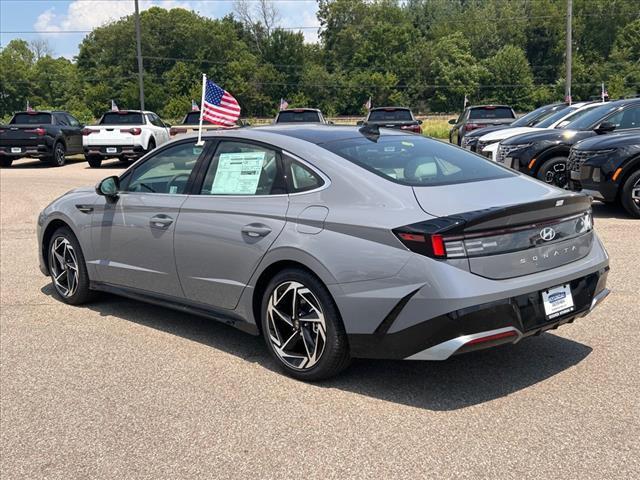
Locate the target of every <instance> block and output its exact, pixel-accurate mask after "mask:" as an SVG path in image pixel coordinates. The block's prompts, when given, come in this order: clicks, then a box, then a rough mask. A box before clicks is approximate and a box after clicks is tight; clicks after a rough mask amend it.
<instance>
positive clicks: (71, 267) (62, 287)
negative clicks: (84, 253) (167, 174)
mask: <svg viewBox="0 0 640 480" xmlns="http://www.w3.org/2000/svg"><path fill="white" fill-rule="evenodd" d="M49 266H50V269H51V277H52V278H53V283H54V285H55V287H56V290H58V293H60V295H62V296H63V297H65V298H66V297H71V296H72V295H73V294H74V293H76V290H77V289H78V280H79V276H78V258H77V256H76V252H75V251H74V249H73V245H71V242H69V240H67V239H66V238H65V237H58V238H56V239H55V241H54V242H53V244H52V245H51V252H50V254H49Z"/></svg>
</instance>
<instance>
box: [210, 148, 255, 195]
mask: <svg viewBox="0 0 640 480" xmlns="http://www.w3.org/2000/svg"><path fill="white" fill-rule="evenodd" d="M265 155H266V152H240V153H222V154H220V159H219V160H218V169H217V170H216V176H215V178H214V180H213V185H212V186H211V194H213V195H216V194H217V195H225V194H226V195H255V193H256V191H257V190H258V182H259V181H260V174H261V173H262V166H263V165H264V157H265Z"/></svg>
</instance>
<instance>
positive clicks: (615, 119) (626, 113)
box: [606, 107, 640, 130]
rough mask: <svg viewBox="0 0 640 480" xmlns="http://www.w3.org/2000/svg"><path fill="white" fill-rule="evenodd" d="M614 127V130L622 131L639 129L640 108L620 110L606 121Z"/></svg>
mask: <svg viewBox="0 0 640 480" xmlns="http://www.w3.org/2000/svg"><path fill="white" fill-rule="evenodd" d="M606 121H607V122H609V123H613V124H614V125H615V126H616V130H624V129H627V128H640V107H631V108H627V109H625V110H622V111H620V112H618V113H616V114H614V115H612V116H611V117H609V118H608V119H607V120H606Z"/></svg>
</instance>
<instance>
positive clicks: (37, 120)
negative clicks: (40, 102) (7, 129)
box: [10, 113, 51, 125]
mask: <svg viewBox="0 0 640 480" xmlns="http://www.w3.org/2000/svg"><path fill="white" fill-rule="evenodd" d="M10 123H12V124H13V125H46V124H50V123H51V114H50V113H16V114H15V115H14V116H13V118H12V119H11V122H10Z"/></svg>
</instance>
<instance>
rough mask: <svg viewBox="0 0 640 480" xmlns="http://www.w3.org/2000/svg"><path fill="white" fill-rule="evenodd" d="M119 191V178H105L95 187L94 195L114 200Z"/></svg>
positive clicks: (113, 176)
mask: <svg viewBox="0 0 640 480" xmlns="http://www.w3.org/2000/svg"><path fill="white" fill-rule="evenodd" d="M119 191H120V178H118V177H117V176H116V175H112V176H111V177H107V178H105V179H103V180H102V181H100V183H98V185H96V193H97V194H98V195H102V196H104V197H108V198H116V197H117V196H118V192H119Z"/></svg>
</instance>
